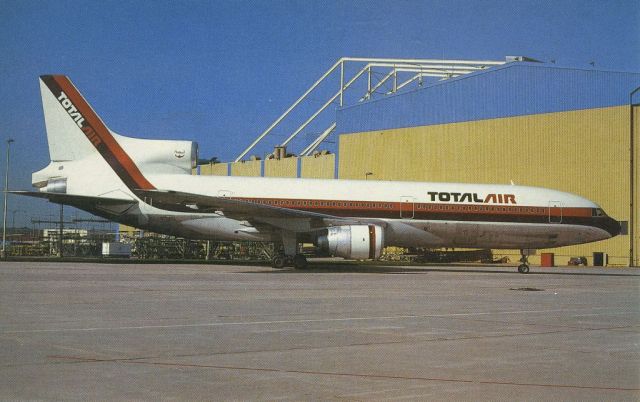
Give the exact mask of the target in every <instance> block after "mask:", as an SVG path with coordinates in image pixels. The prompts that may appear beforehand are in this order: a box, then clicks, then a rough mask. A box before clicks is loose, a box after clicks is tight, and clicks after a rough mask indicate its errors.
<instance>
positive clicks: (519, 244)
mask: <svg viewBox="0 0 640 402" xmlns="http://www.w3.org/2000/svg"><path fill="white" fill-rule="evenodd" d="M401 222H402V224H404V225H405V226H411V227H412V228H414V229H415V230H414V231H411V232H408V231H406V232H405V233H395V232H400V230H396V231H393V230H392V231H389V232H390V233H389V236H387V239H388V241H387V243H388V244H389V245H398V246H405V247H416V246H422V247H464V248H506V249H519V248H551V247H561V246H567V245H572V244H580V243H586V242H592V241H598V240H604V239H607V238H609V237H610V235H609V234H608V233H607V232H606V231H604V230H602V229H599V228H596V227H592V226H582V225H568V224H552V223H547V224H544V223H543V224H531V223H502V222H499V223H492V222H460V221H419V220H403V221H401ZM390 227H391V228H393V227H396V228H398V227H399V224H395V225H394V224H390ZM385 235H387V233H385Z"/></svg>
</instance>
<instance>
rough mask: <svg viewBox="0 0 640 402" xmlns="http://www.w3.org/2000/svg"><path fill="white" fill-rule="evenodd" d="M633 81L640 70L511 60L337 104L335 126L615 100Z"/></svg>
mask: <svg viewBox="0 0 640 402" xmlns="http://www.w3.org/2000/svg"><path fill="white" fill-rule="evenodd" d="M638 86H640V73H628V72H613V71H600V70H595V69H578V68H563V67H556V66H553V65H548V64H539V63H526V62H512V63H507V64H505V65H502V66H498V67H493V68H491V69H488V70H484V71H479V72H475V73H471V74H467V75H464V76H461V77H457V78H451V79H448V80H443V81H439V82H436V83H434V84H431V85H428V86H426V87H424V88H420V89H417V90H415V91H411V92H406V93H402V94H398V95H395V96H389V97H385V98H381V99H377V100H373V101H369V102H365V103H360V104H357V105H354V106H350V107H346V108H343V109H340V110H338V113H337V128H338V132H339V133H341V134H343V133H355V132H365V131H374V130H386V129H392V128H402V127H416V126H426V125H434V124H446V123H456V122H464V121H473V120H484V119H493V118H500V117H511V116H521V115H530V114H540V113H552V112H563V111H569V110H581V109H592V108H602V107H610V106H620V105H626V104H629V94H630V92H631V91H633V90H634V89H635V88H637V87H638ZM634 101H635V99H634Z"/></svg>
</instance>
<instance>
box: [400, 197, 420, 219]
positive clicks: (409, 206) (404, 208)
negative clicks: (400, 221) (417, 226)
mask: <svg viewBox="0 0 640 402" xmlns="http://www.w3.org/2000/svg"><path fill="white" fill-rule="evenodd" d="M415 200H416V199H415V197H410V196H402V197H400V217H401V218H404V219H413V217H414V216H415Z"/></svg>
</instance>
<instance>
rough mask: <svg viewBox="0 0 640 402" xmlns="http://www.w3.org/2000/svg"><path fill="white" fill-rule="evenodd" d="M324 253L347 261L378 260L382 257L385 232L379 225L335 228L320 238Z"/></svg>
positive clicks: (331, 228) (320, 246) (329, 229)
mask: <svg viewBox="0 0 640 402" xmlns="http://www.w3.org/2000/svg"><path fill="white" fill-rule="evenodd" d="M317 246H318V247H319V248H320V249H321V250H322V251H324V252H328V253H329V254H331V255H333V256H336V257H342V258H347V259H355V260H365V259H376V258H379V257H380V256H381V255H382V248H383V247H384V230H383V229H382V227H380V226H377V225H350V226H334V227H330V228H328V229H327V232H326V233H324V234H322V235H320V236H318V238H317Z"/></svg>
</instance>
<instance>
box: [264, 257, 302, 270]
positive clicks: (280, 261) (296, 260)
mask: <svg viewBox="0 0 640 402" xmlns="http://www.w3.org/2000/svg"><path fill="white" fill-rule="evenodd" d="M271 266H272V267H273V268H278V269H281V268H284V267H294V268H295V269H304V268H306V267H307V257H305V256H304V255H302V254H296V255H294V256H293V257H292V256H289V255H284V254H278V255H276V256H275V257H273V258H272V259H271Z"/></svg>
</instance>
